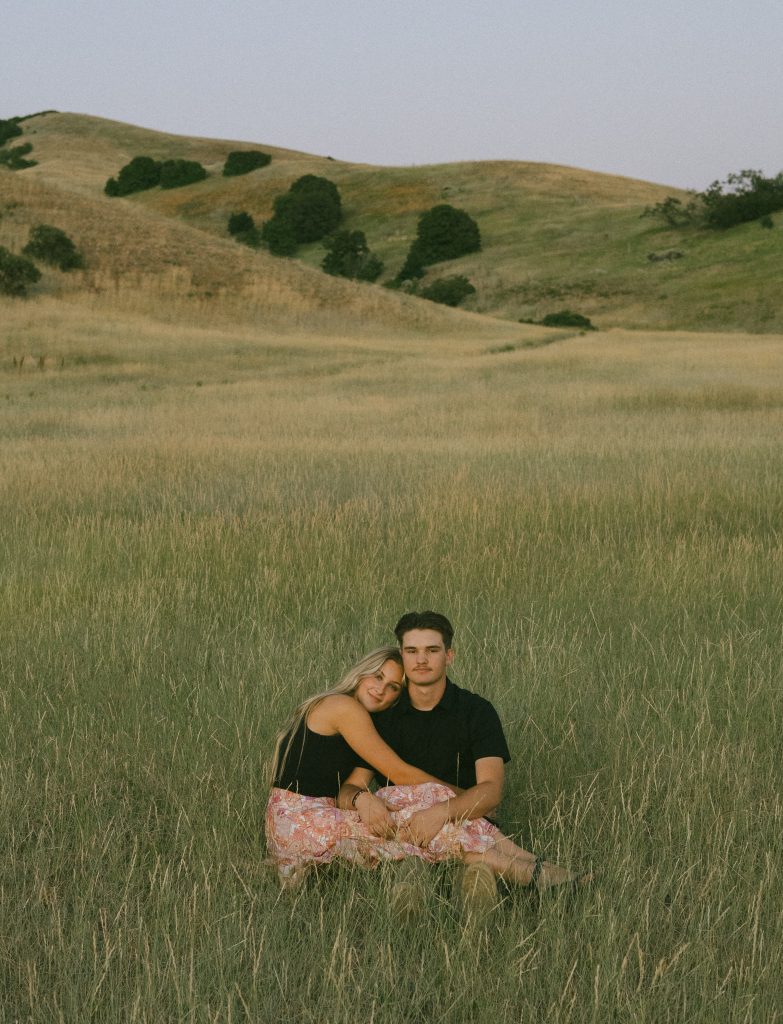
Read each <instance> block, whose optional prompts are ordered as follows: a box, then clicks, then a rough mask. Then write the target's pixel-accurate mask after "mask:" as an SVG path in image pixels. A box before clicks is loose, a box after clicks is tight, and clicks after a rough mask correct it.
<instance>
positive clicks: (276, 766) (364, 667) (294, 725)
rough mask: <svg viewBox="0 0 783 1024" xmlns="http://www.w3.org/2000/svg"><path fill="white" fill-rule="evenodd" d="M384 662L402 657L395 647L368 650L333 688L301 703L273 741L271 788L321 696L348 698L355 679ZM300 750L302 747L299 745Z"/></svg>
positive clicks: (382, 664)
mask: <svg viewBox="0 0 783 1024" xmlns="http://www.w3.org/2000/svg"><path fill="white" fill-rule="evenodd" d="M387 661H394V662H396V663H397V664H398V665H402V655H401V654H400V649H399V647H392V646H391V645H389V646H386V647H378V648H376V650H374V651H370V653H369V654H365V656H364V657H363V658H362V659H361V660H360V661H357V662H356V664H355V665H352V666H351V667H350V668H349V669H348V671H347V672H346V673H345V675H344V676H343V677H342V679H341V680H340V682H339V683H337V684H336V686H333V687H332V688H331V689H330V690H324V692H323V693H316V694H315V696H313V697H308V698H307V700H305V701H302V703H301V704H300V705H299V706H298V707H297V708H296V710H295V711H294V713H293V714H292V715H291V717H290V718H289V719H288V721H287V722H286V724H285V725H284V726H283V728H282V729H281V730H280V732H279V733H278V734H277V739H276V740H275V752H274V755H273V757H272V768H271V771H270V783H271V785H274V784H275V780H276V779H277V775H278V772H279V771H280V770H281V769H282V767H283V765H284V764H285V761H286V758H287V757H288V754H289V752H290V750H291V744H292V743H293V740H294V736H295V735H296V731H297V729H298V728H299V726H300V725H301V723H302V722H303V721H305V720H306V719H307V716H308V715H309V714H310V712H311V711H312V710H313V708H314V707H316V706H317V705H318V704H320V703H321V701H322V700H323V699H324V697H331V696H332V694H335V693H344V694H347V695H348V696H352V695H353V694H354V693H355V692H356V687H357V686H358V685H359V680H360V679H363V678H364V677H365V676H374V675H375V673H376V672H378V671H379V670H380V669H381V668H382V667H383V666H384V665H385V664H386V662H387ZM302 749H304V744H303V745H302ZM300 757H301V753H300Z"/></svg>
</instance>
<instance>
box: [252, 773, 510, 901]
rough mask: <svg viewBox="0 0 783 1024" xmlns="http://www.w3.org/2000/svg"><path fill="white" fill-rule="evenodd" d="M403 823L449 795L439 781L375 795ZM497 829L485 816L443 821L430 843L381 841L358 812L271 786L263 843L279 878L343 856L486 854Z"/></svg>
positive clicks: (360, 860)
mask: <svg viewBox="0 0 783 1024" xmlns="http://www.w3.org/2000/svg"><path fill="white" fill-rule="evenodd" d="M375 795H376V796H378V797H380V799H381V800H383V802H384V803H385V804H386V806H387V807H388V808H389V811H390V812H391V816H392V818H393V819H394V821H395V822H397V823H398V824H400V825H403V824H404V823H405V822H406V821H407V820H408V819H409V818H410V817H411V816H412V815H413V814H414V813H415V812H416V811H421V810H424V809H425V808H427V807H431V806H432V805H433V804H436V803H440V802H441V801H443V800H448V798H449V797H453V796H454V793H453V792H452V791H451V790H450V789H449V788H448V787H447V786H442V785H440V784H439V783H434V782H426V783H423V784H421V785H418V786H387V787H386V788H384V789H379V790H378V792H377V793H376V794H375ZM499 837H500V832H499V830H498V829H497V828H496V827H495V826H494V825H492V824H490V823H489V822H488V821H487V820H486V818H476V819H474V820H473V821H465V822H461V823H460V822H447V823H446V824H445V825H444V826H443V828H442V829H441V830H440V832H438V834H437V835H436V836H435V837H434V839H432V841H431V842H430V844H429V846H427V847H421V846H415V845H414V844H413V843H406V842H403V841H402V840H399V839H380V838H379V837H378V836H374V835H373V834H372V832H370V831H369V829H368V828H367V827H366V826H365V825H364V824H363V822H362V820H361V818H360V817H359V814H358V812H357V811H343V810H340V809H339V808H338V807H337V806H336V805H335V801H334V800H332V799H331V798H329V797H317V796H300V795H299V794H298V793H291V792H290V791H289V790H287V789H273V790H272V791H271V793H270V795H269V803H268V804H267V808H266V841H267V847H268V850H269V854H270V857H271V859H272V862H273V863H274V864H275V866H276V867H277V871H278V874H279V876H280V880H281V882H283V883H285V881H286V879H289V878H292V877H293V876H294V875H295V874H296V872H297V871H299V869H301V868H302V867H304V866H305V865H306V864H328V863H329V862H330V861H332V860H334V859H335V858H342V859H343V860H348V861H351V862H353V863H354V864H361V865H362V866H363V867H375V866H376V865H377V864H380V863H381V862H382V861H389V860H402V859H403V857H418V858H420V859H421V860H425V861H430V862H435V861H442V860H451V859H455V858H459V857H460V856H461V855H462V854H463V853H485V852H486V851H487V850H489V849H491V848H492V847H493V846H494V845H495V843H496V842H497V840H498V838H499Z"/></svg>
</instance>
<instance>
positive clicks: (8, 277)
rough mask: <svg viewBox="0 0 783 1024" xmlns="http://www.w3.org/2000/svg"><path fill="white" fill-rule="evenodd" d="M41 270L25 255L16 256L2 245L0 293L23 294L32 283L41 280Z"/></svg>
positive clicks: (0, 255) (0, 254)
mask: <svg viewBox="0 0 783 1024" xmlns="http://www.w3.org/2000/svg"><path fill="white" fill-rule="evenodd" d="M40 279H41V271H40V270H39V269H38V267H36V265H35V264H34V263H31V262H30V260H27V259H25V258H24V257H23V256H14V254H13V253H12V252H9V251H8V249H6V248H4V247H3V246H2V245H0V294H3V295H15V296H23V295H26V294H27V289H28V287H29V286H30V285H31V284H35V283H36V281H40Z"/></svg>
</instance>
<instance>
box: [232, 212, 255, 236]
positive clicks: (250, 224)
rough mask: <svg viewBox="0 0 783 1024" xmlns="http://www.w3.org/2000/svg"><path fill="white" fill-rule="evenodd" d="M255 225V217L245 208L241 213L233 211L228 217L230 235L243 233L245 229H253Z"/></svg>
mask: <svg viewBox="0 0 783 1024" xmlns="http://www.w3.org/2000/svg"><path fill="white" fill-rule="evenodd" d="M255 226H256V223H255V221H254V220H253V218H252V217H251V216H250V214H249V213H246V212H245V211H244V210H243V211H242V212H240V213H232V214H231V215H230V216H229V218H228V233H229V234H230V235H241V234H242V232H243V231H252V230H253V228H254V227H255Z"/></svg>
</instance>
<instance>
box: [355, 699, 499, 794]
mask: <svg viewBox="0 0 783 1024" xmlns="http://www.w3.org/2000/svg"><path fill="white" fill-rule="evenodd" d="M373 724H374V725H375V728H376V729H377V730H378V732H379V733H380V735H381V736H382V737H383V739H384V740H385V741H386V742H387V743H388V744H389V746H390V747H391V748H392V750H393V751H394V752H395V753H396V754H398V755H399V756H400V757H401V758H402V759H403V761H407V762H408V764H412V765H414V766H415V767H416V768H421V770H422V771H425V772H428V773H429V774H430V775H434V776H435V778H437V779H442V780H443V782H449V783H451V784H452V785H456V786H460V787H461V788H462V789H469V788H470V787H471V786H475V785H476V761H477V760H478V759H479V758H482V757H502V758H503V760H504V761H510V760H511V755H510V754H509V751H508V745H507V744H506V738H505V736H504V735H503V726H502V725H501V724H500V718H499V717H498V713H497V711H495V709H494V708H493V706H492V705H491V704H490V702H489V701H488V700H486V699H485V698H484V697H479V695H478V694H477V693H471V692H470V691H469V690H463V689H462V687H460V686H456V685H455V684H454V683H452V682H451V680H449V679H447V680H446V689H445V691H444V693H443V696H442V697H441V699H440V701H439V703H438V704H436V705H435V707H434V708H433V709H432V710H431V711H418V710H417V709H416V708H414V707H413V705H412V704H411V702H410V699H409V697H408V694H407V691H405V692H403V694H402V696H401V697H400V699H399V701H398V702H397V703H396V704H395V705H394V707H392V708H389V709H388V711H382V712H381V713H380V714H377V715H373ZM380 782H381V785H384V784H385V782H386V780H385V779H381V780H380Z"/></svg>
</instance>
